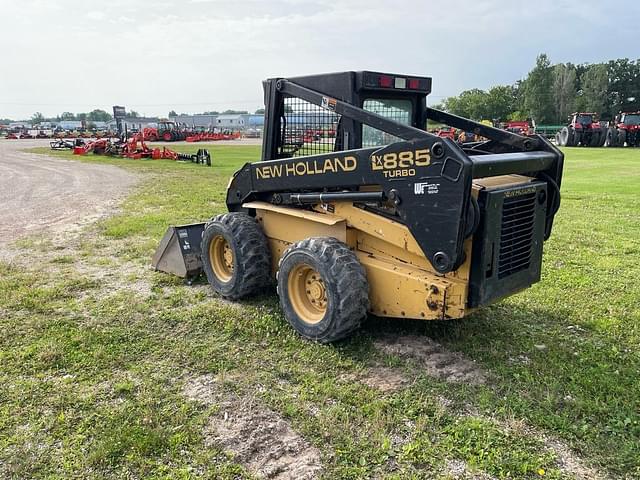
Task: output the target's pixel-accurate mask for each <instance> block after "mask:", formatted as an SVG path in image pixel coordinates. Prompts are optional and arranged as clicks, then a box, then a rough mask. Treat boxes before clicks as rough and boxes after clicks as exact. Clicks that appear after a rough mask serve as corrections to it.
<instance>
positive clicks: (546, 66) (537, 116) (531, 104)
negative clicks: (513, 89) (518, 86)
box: [524, 53, 555, 124]
mask: <svg viewBox="0 0 640 480" xmlns="http://www.w3.org/2000/svg"><path fill="white" fill-rule="evenodd" d="M552 89H553V67H552V66H551V62H550V61H549V57H547V54H546V53H542V54H540V55H538V58H537V59H536V66H535V67H533V70H531V71H530V72H529V75H528V76H527V78H526V80H525V81H524V94H525V97H524V107H525V111H526V112H527V113H528V114H529V115H530V116H531V118H533V119H534V120H535V121H536V122H537V123H539V124H542V123H549V122H552V121H553V118H554V116H555V115H554V110H555V107H554V104H553V92H552Z"/></svg>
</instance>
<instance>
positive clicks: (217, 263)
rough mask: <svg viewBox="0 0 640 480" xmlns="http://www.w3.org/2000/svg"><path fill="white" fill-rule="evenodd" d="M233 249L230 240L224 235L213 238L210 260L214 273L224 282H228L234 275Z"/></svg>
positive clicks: (210, 246) (210, 245)
mask: <svg viewBox="0 0 640 480" xmlns="http://www.w3.org/2000/svg"><path fill="white" fill-rule="evenodd" d="M233 260H234V259H233V250H231V246H230V245H229V242H227V240H226V239H225V238H224V237H223V236H222V235H218V236H216V237H214V238H213V240H212V241H211V243H210V244H209V261H210V262H211V268H212V269H213V273H214V274H215V275H216V277H218V279H219V280H220V281H222V282H225V283H226V282H228V281H229V280H231V277H232V276H233V265H234V261H233Z"/></svg>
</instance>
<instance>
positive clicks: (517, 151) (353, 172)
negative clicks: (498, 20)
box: [227, 79, 563, 274]
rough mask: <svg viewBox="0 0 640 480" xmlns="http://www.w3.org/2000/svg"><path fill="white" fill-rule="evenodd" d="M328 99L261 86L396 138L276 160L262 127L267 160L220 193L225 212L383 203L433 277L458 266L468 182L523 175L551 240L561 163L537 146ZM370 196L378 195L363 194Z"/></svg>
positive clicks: (533, 140)
mask: <svg viewBox="0 0 640 480" xmlns="http://www.w3.org/2000/svg"><path fill="white" fill-rule="evenodd" d="M303 83H305V82H303ZM312 83H313V82H312ZM331 93H332V92H328V93H327V92H325V91H318V90H314V89H313V88H309V87H308V86H305V85H303V84H301V83H298V82H296V81H295V79H273V80H270V81H268V83H267V82H265V97H266V100H267V103H268V102H269V99H270V98H271V99H272V98H273V97H275V96H281V97H293V98H299V99H302V100H304V101H306V102H309V103H310V104H313V105H316V106H319V107H322V108H324V109H326V110H329V111H332V112H335V113H336V114H339V115H341V116H342V119H343V121H351V122H354V123H356V124H361V125H367V126H369V127H372V128H375V129H376V130H379V131H382V132H385V133H387V134H389V135H392V136H395V137H397V138H398V139H400V141H397V142H394V143H391V144H389V145H386V146H381V147H372V148H354V149H347V150H340V151H334V152H330V153H323V154H319V155H311V156H302V157H290V158H277V157H278V155H276V154H275V153H273V152H274V151H275V149H274V148H273V147H274V145H273V142H274V132H273V131H272V132H271V133H270V132H269V131H268V129H269V126H267V127H266V128H267V131H265V150H267V153H266V155H267V157H266V158H268V159H265V160H264V161H262V162H256V163H248V164H246V165H245V166H244V167H243V168H242V169H241V170H240V171H238V172H237V173H236V174H235V176H234V178H233V179H232V181H231V183H230V185H229V189H228V191H227V206H228V209H229V211H241V210H243V204H245V203H247V202H251V201H256V200H257V201H266V202H269V203H272V204H276V205H298V206H303V205H304V204H310V203H322V202H325V201H329V200H328V198H331V199H332V200H333V201H336V200H343V201H351V202H361V203H366V202H388V203H390V204H392V205H393V206H394V208H395V210H396V212H397V216H398V219H399V221H401V222H402V223H404V224H405V225H406V226H407V227H408V228H409V230H410V232H411V233H412V235H413V236H414V237H415V239H416V241H417V243H418V244H419V245H420V247H421V249H422V250H423V252H424V254H425V256H426V257H427V259H428V260H429V261H430V262H431V264H432V265H433V267H434V268H435V270H437V271H438V272H440V273H441V274H445V273H448V272H451V271H453V270H455V269H456V268H458V267H459V266H460V265H461V264H462V263H463V262H464V260H465V255H464V249H463V244H464V240H465V238H467V237H468V236H469V235H470V234H472V233H473V228H474V225H477V223H478V218H477V215H479V213H478V208H477V205H474V202H475V200H474V199H473V197H472V193H471V192H472V188H471V186H472V182H473V180H474V179H479V178H486V177H493V176H498V175H505V174H525V175H528V176H531V177H535V178H539V179H541V180H543V181H545V182H547V183H548V184H549V185H550V186H551V188H549V189H548V192H547V194H546V195H548V198H546V199H545V200H546V201H547V205H549V208H547V215H546V222H545V238H548V236H549V235H550V233H551V229H552V225H553V218H554V215H555V213H556V211H557V207H558V205H559V187H560V182H561V175H562V163H563V156H562V153H561V152H560V151H559V150H557V149H556V148H555V147H554V146H553V145H551V144H550V143H549V142H548V141H547V140H546V139H544V138H542V137H539V136H538V137H524V136H521V135H517V134H515V133H511V132H507V131H503V130H500V129H496V128H493V127H489V126H486V125H483V124H481V123H478V122H474V121H472V120H468V119H464V118H461V117H457V116H455V115H451V114H448V113H446V112H441V111H439V110H435V109H431V108H426V107H425V108H423V109H422V112H421V113H420V112H419V115H418V117H420V118H421V121H423V125H424V124H425V123H426V120H427V119H431V120H435V121H440V122H443V123H446V124H449V125H451V126H454V127H456V128H460V129H463V130H465V131H473V132H475V133H476V134H478V135H482V136H483V137H485V138H487V139H488V140H487V141H485V142H480V143H476V144H469V145H462V146H460V145H458V144H456V143H455V142H453V141H452V140H450V139H446V138H440V137H437V136H436V135H433V134H431V133H428V132H427V131H425V130H423V129H421V128H417V127H416V126H412V125H405V124H402V123H399V122H396V121H394V120H391V119H389V118H386V117H384V116H382V115H378V114H376V113H374V112H371V111H367V110H365V109H364V108H361V107H360V106H357V105H354V104H351V103H349V102H347V101H344V100H341V99H338V98H336V97H335V96H332V95H331ZM336 96H337V95H336ZM345 137H346V140H342V139H340V138H339V139H337V142H336V143H338V141H341V142H343V145H345V146H349V143H350V139H349V138H348V137H347V136H346V135H345ZM357 146H360V145H357ZM269 150H271V153H269ZM263 158H265V152H263ZM371 189H374V190H375V189H378V190H379V191H378V190H376V191H367V192H365V191H363V190H371ZM328 195H331V197H328Z"/></svg>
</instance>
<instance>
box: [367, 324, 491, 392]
mask: <svg viewBox="0 0 640 480" xmlns="http://www.w3.org/2000/svg"><path fill="white" fill-rule="evenodd" d="M374 345H375V346H376V348H378V349H379V350H380V351H382V352H384V353H386V354H389V355H397V356H399V357H402V358H408V359H411V360H413V361H415V362H417V363H418V364H420V365H421V366H422V367H424V369H425V371H426V373H427V374H428V375H430V376H432V377H434V378H437V379H440V380H445V381H447V382H453V383H469V384H472V385H479V384H483V383H485V382H486V380H487V374H486V373H485V372H483V371H482V369H481V368H480V367H479V366H478V365H477V364H476V363H475V362H474V361H473V360H470V359H468V358H466V357H465V356H464V355H462V354H461V353H457V352H451V351H449V350H447V349H446V348H444V347H443V346H442V345H440V344H439V343H437V342H434V341H433V340H431V339H430V338H428V337H419V336H415V335H404V336H398V337H390V338H384V339H379V340H376V341H375V342H374Z"/></svg>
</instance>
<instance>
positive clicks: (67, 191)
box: [0, 139, 136, 245]
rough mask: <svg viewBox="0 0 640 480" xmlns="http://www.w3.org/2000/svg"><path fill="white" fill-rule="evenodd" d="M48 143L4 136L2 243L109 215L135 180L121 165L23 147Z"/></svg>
mask: <svg viewBox="0 0 640 480" xmlns="http://www.w3.org/2000/svg"><path fill="white" fill-rule="evenodd" d="M44 146H46V147H48V146H49V141H47V140H5V139H0V245H2V244H7V243H9V242H12V241H13V240H15V239H17V238H19V237H21V236H24V235H27V234H31V233H39V232H44V231H52V232H60V231H64V230H66V229H68V228H72V227H74V226H79V225H83V224H86V223H89V222H91V221H93V220H96V219H98V218H100V217H102V216H105V215H107V214H108V213H109V212H110V211H113V209H114V207H115V206H116V205H117V202H118V200H120V199H122V197H123V195H124V194H125V193H126V192H127V191H128V190H129V189H130V188H131V187H132V186H133V185H134V184H135V183H136V176H135V175H133V174H131V173H129V172H127V171H126V170H124V169H122V168H118V167H114V166H111V165H100V164H89V163H80V162H74V161H69V160H63V159H60V158H56V157H48V156H46V155H37V154H32V153H25V152H23V151H22V150H24V149H27V148H31V147H44Z"/></svg>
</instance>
